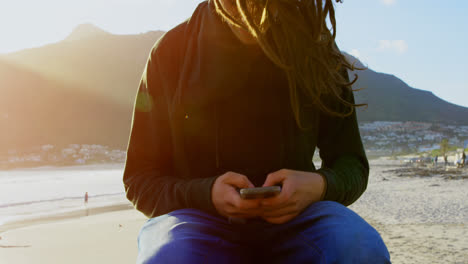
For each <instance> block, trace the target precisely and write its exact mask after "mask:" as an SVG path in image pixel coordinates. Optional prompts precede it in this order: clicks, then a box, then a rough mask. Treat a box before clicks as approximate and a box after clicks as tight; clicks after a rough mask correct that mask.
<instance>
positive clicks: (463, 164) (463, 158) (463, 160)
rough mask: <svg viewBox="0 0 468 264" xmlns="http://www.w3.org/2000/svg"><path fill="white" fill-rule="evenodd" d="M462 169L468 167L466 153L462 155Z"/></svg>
mask: <svg viewBox="0 0 468 264" xmlns="http://www.w3.org/2000/svg"><path fill="white" fill-rule="evenodd" d="M461 164H462V167H465V165H466V154H465V151H463V153H462V160H461Z"/></svg>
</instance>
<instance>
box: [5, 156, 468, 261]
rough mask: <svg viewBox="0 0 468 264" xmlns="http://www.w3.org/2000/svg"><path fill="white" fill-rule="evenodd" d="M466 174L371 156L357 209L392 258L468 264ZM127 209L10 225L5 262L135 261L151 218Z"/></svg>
mask: <svg viewBox="0 0 468 264" xmlns="http://www.w3.org/2000/svg"><path fill="white" fill-rule="evenodd" d="M418 175H423V176H418ZM450 177H451V179H450ZM467 177H468V168H465V169H463V170H455V168H450V169H449V170H448V171H445V170H443V168H442V167H440V168H439V169H435V168H432V167H430V166H429V167H421V168H418V167H407V166H404V165H403V164H401V162H400V161H390V160H385V159H380V160H376V161H372V162H371V175H370V179H369V185H368V189H367V191H366V192H365V193H364V194H363V196H362V197H361V198H360V199H359V200H358V201H357V202H356V203H354V204H353V205H351V206H350V208H351V209H352V210H354V211H355V212H357V213H358V214H359V215H361V216H362V217H363V218H364V219H366V220H367V221H368V222H369V223H371V224H372V225H373V226H374V227H375V228H376V229H377V231H379V233H380V234H381V236H382V238H383V239H384V241H385V243H386V244H387V247H388V249H389V251H390V254H391V259H392V263H468V228H467V224H468V192H467V191H466V190H468V181H467ZM125 207H126V206H125V205H121V206H116V207H115V208H113V209H115V210H117V211H112V212H109V210H110V209H109V208H107V209H103V210H102V212H101V210H100V209H99V208H95V209H92V210H91V214H90V215H89V216H85V212H76V213H75V215H73V216H72V217H70V216H63V217H62V218H60V217H55V218H54V219H50V221H49V222H48V219H40V220H39V221H35V220H31V221H29V222H26V223H22V227H18V226H16V227H15V226H10V228H9V229H7V230H6V231H3V232H1V233H0V263H2V264H3V263H8V264H26V263H28V264H29V263H48V264H49V263H50V264H55V263H57V264H58V263H117V264H119V263H122V264H123V263H134V262H135V259H136V254H137V236H138V232H139V229H140V228H141V226H142V225H143V224H144V222H145V221H146V218H145V217H144V216H143V215H142V214H141V213H139V212H137V211H136V210H134V209H130V210H128V209H127V210H122V209H124V208H125ZM111 209H112V208H111Z"/></svg>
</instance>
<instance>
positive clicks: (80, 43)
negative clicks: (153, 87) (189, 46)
mask: <svg viewBox="0 0 468 264" xmlns="http://www.w3.org/2000/svg"><path fill="white" fill-rule="evenodd" d="M163 33H164V32H162V31H152V32H148V33H145V34H138V35H112V34H109V33H107V32H105V31H103V30H101V29H99V28H97V27H96V26H93V25H90V24H85V25H80V26H78V27H76V28H75V30H73V32H72V33H71V34H70V35H69V36H68V37H67V38H66V39H65V40H63V41H60V42H57V43H54V44H49V45H46V46H42V47H39V48H33V49H27V50H22V51H18V52H15V53H10V54H6V55H4V58H5V59H6V60H8V61H11V62H14V63H15V64H18V65H21V66H23V67H25V68H27V69H30V70H32V71H34V72H38V73H40V74H42V75H44V76H47V77H49V78H51V79H54V80H60V81H63V82H66V83H69V84H73V87H80V89H83V90H84V91H86V92H88V93H90V94H93V95H96V96H102V97H106V98H108V99H110V100H112V101H114V102H116V103H119V104H122V105H127V106H128V105H130V104H133V100H134V95H135V91H136V90H135V89H136V86H137V85H138V83H139V81H140V78H141V74H142V72H143V68H144V66H145V63H146V60H147V58H148V55H149V52H150V50H151V47H152V46H153V45H154V43H155V42H156V40H158V39H159V38H160V37H161V35H162V34H163Z"/></svg>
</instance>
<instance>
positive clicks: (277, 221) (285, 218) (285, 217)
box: [263, 214, 297, 224]
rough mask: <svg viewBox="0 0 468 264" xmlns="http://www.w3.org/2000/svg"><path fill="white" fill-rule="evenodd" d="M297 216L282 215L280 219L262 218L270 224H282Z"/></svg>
mask: <svg viewBox="0 0 468 264" xmlns="http://www.w3.org/2000/svg"><path fill="white" fill-rule="evenodd" d="M296 216H297V214H289V215H283V216H280V217H264V218H263V219H264V220H265V221H267V222H269V223H272V224H284V223H286V222H288V221H290V220H292V219H294V218H295V217H296Z"/></svg>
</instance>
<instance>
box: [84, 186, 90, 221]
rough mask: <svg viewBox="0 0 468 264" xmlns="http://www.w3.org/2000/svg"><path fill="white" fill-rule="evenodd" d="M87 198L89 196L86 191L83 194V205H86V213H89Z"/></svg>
mask: <svg viewBox="0 0 468 264" xmlns="http://www.w3.org/2000/svg"><path fill="white" fill-rule="evenodd" d="M88 198H89V196H88V192H86V193H85V195H84V204H85V207H86V215H88V214H89V211H88Z"/></svg>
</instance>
